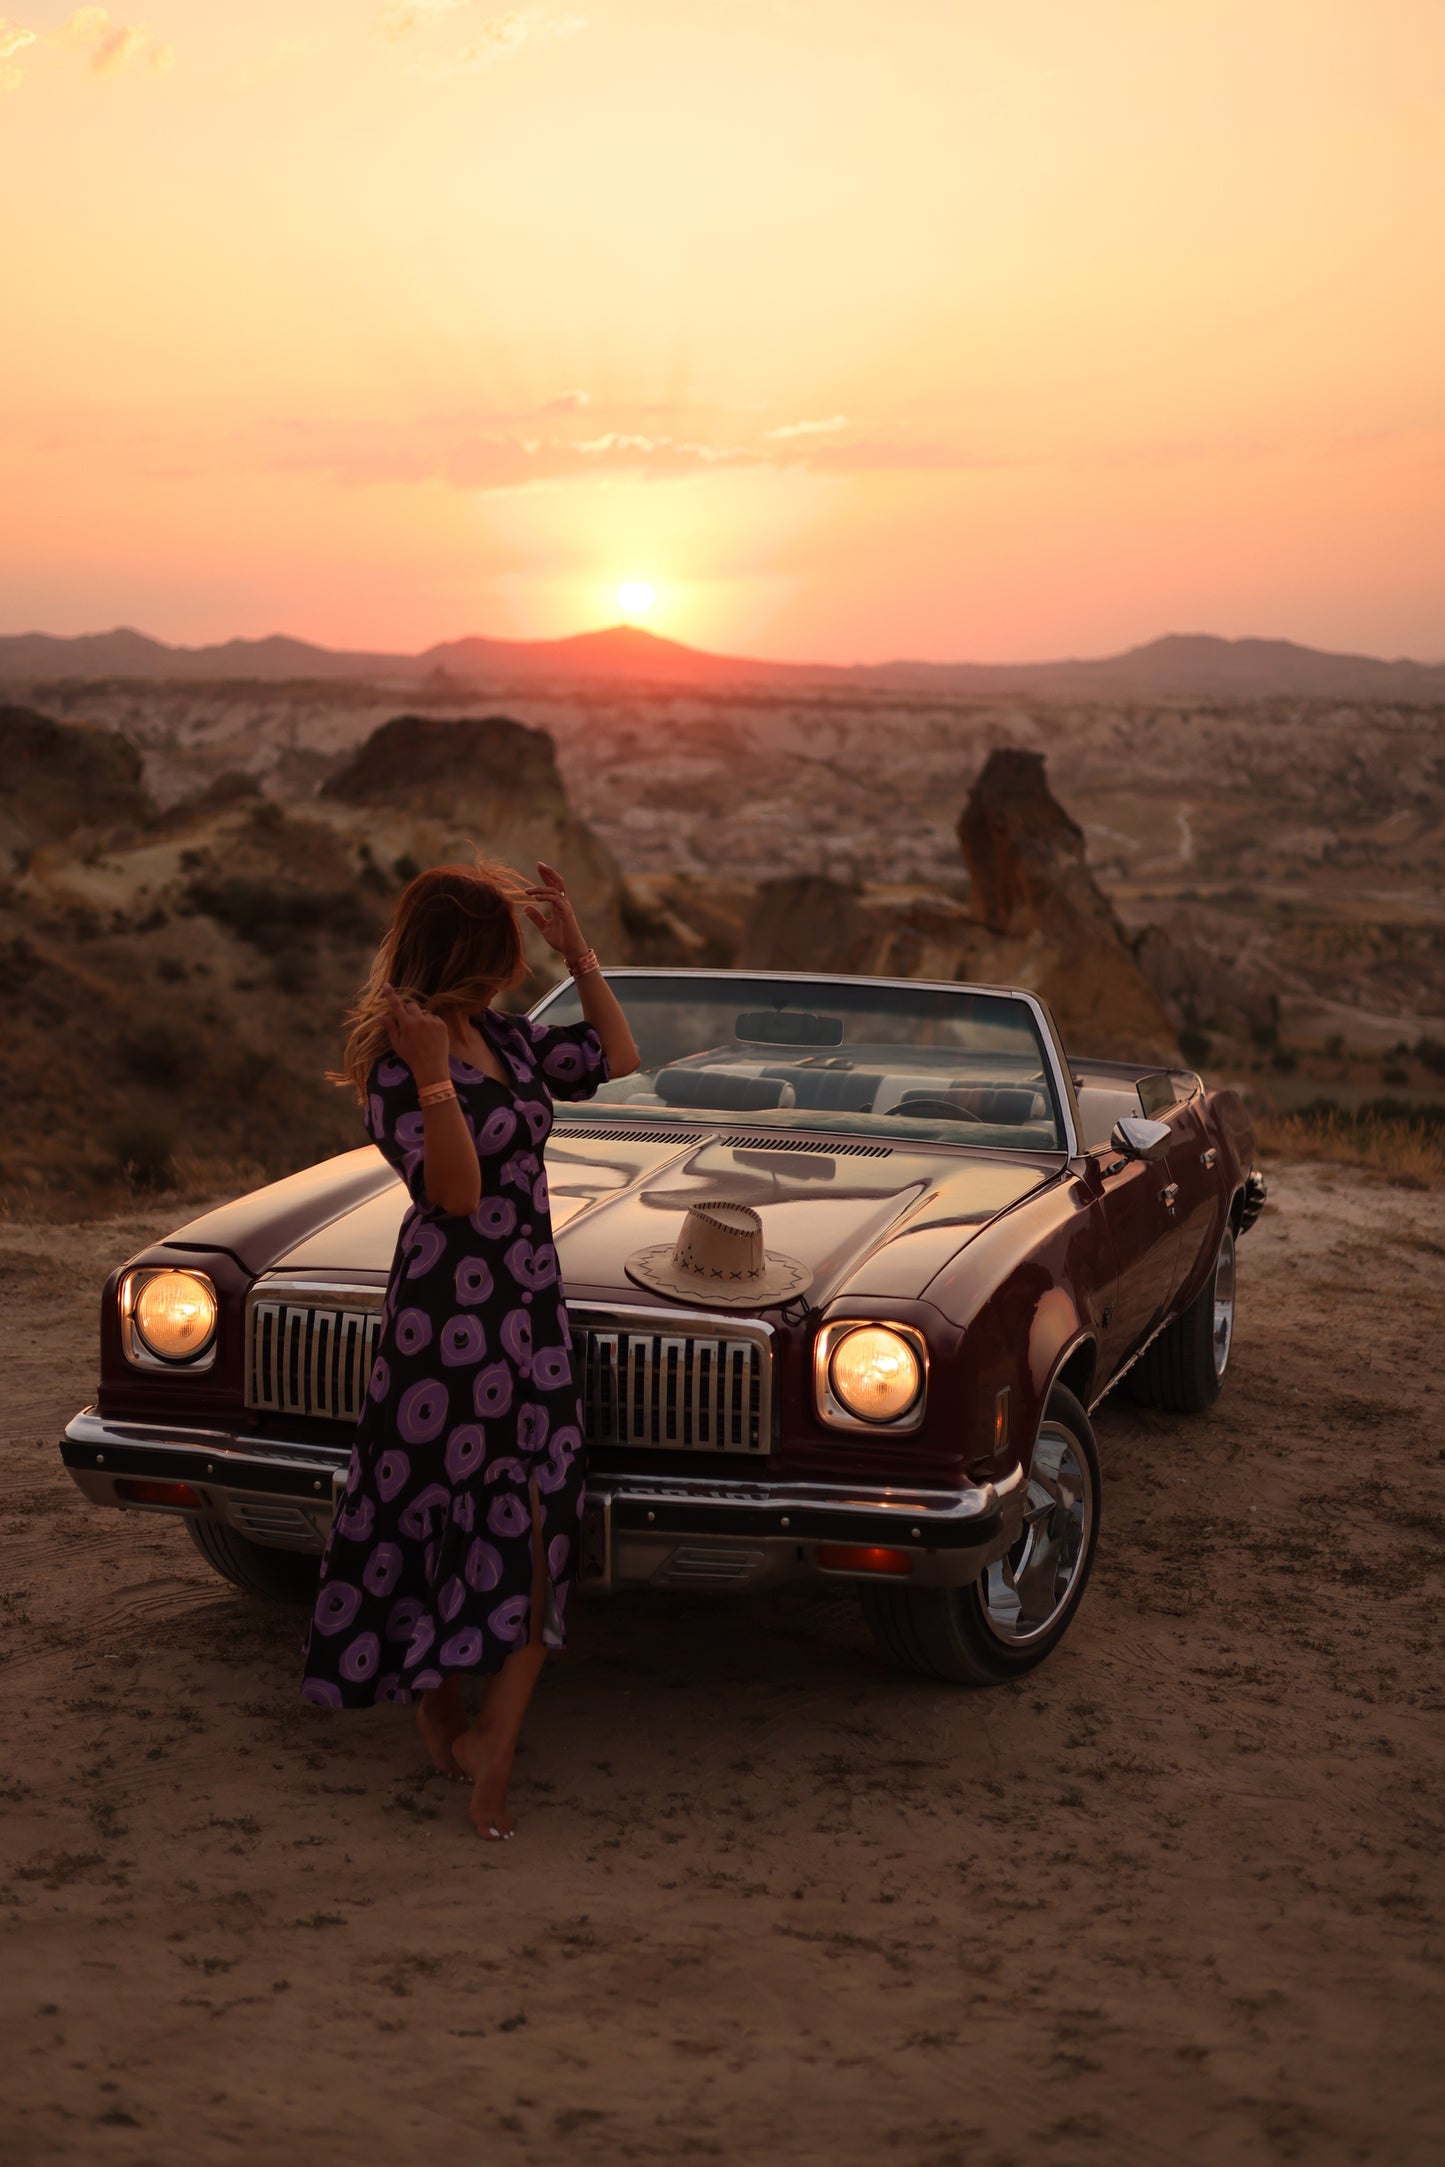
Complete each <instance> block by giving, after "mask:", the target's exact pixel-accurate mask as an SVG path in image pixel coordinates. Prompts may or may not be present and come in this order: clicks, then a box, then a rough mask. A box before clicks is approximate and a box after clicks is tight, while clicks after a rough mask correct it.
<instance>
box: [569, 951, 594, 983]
mask: <svg viewBox="0 0 1445 2167" xmlns="http://www.w3.org/2000/svg"><path fill="white" fill-rule="evenodd" d="M567 968H568V970H569V971H570V972H571V973H572V976H573V977H574V978H587V977H589V976H590V975H591V973H592V972H593V971H600V970H601V968H602V965H601V964H600V963H599V962H598V960H597V950H596V949H595V948H584V949H583V951H582V953H581V955H580V956H574V957H573V959H572V961H571V962H570V963H569V964H568V966H567Z"/></svg>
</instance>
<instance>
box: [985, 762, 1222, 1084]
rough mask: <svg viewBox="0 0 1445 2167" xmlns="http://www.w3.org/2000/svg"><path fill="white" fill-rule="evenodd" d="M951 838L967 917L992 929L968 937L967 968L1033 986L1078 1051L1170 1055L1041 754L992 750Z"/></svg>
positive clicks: (1167, 1026) (1157, 1012)
mask: <svg viewBox="0 0 1445 2167" xmlns="http://www.w3.org/2000/svg"><path fill="white" fill-rule="evenodd" d="M958 839H959V843H960V845H961V847H962V850H963V855H964V860H965V863H966V864H967V867H968V872H969V879H970V882H971V885H972V909H973V917H974V920H975V922H976V923H977V924H978V925H979V926H980V927H981V928H986V929H987V934H988V935H989V936H991V938H990V939H987V940H980V939H979V938H978V936H977V934H972V937H971V941H970V944H969V945H970V946H971V947H972V950H973V956H974V958H975V962H974V964H973V966H972V968H978V967H979V966H983V967H984V968H986V969H987V970H988V972H989V974H990V975H991V976H992V977H994V978H995V979H997V980H998V981H999V982H1008V983H1012V984H1015V985H1021V986H1026V987H1028V988H1029V989H1030V990H1031V991H1033V992H1036V993H1039V994H1041V995H1042V996H1043V998H1044V999H1045V1000H1046V1001H1047V1002H1048V1003H1049V1006H1050V1007H1051V1008H1052V1010H1053V1012H1054V1015H1055V1017H1056V1019H1057V1021H1058V1025H1059V1029H1060V1030H1061V1032H1062V1033H1063V1036H1064V1040H1065V1043H1066V1044H1067V1045H1068V1046H1069V1047H1070V1049H1071V1050H1072V1051H1074V1052H1076V1053H1080V1054H1086V1053H1093V1054H1102V1055H1110V1054H1114V1055H1117V1056H1118V1057H1119V1058H1121V1059H1129V1058H1132V1057H1133V1056H1135V1055H1144V1056H1150V1057H1153V1058H1156V1059H1160V1060H1177V1059H1178V1057H1179V1056H1178V1042H1177V1040H1176V1038H1175V1035H1174V1028H1173V1026H1172V1025H1171V1023H1170V1021H1169V1018H1168V1016H1167V1015H1166V1014H1165V1011H1164V1007H1163V1004H1162V1003H1161V1001H1160V999H1159V996H1158V994H1157V993H1156V992H1155V990H1154V988H1153V987H1152V986H1151V985H1150V983H1149V981H1148V979H1147V978H1146V977H1145V976H1144V974H1143V972H1142V971H1141V970H1140V968H1139V964H1138V961H1137V959H1136V957H1135V954H1134V951H1133V949H1132V947H1131V946H1130V944H1129V942H1128V940H1127V939H1126V937H1125V935H1124V931H1123V928H1122V927H1121V926H1120V924H1119V921H1118V919H1117V918H1116V917H1115V915H1114V912H1113V909H1112V907H1111V906H1110V903H1109V901H1108V898H1107V897H1106V896H1105V895H1104V894H1103V892H1102V890H1101V889H1100V888H1099V886H1098V884H1097V882H1096V881H1095V879H1094V876H1093V874H1092V873H1091V872H1090V871H1089V867H1088V861H1087V859H1086V857H1085V853H1084V837H1083V832H1082V830H1081V829H1080V828H1079V827H1078V826H1077V825H1076V823H1075V822H1074V821H1072V820H1071V819H1070V818H1069V815H1068V814H1067V813H1066V812H1065V811H1064V808H1063V807H1062V806H1061V805H1060V804H1059V802H1058V800H1057V799H1056V798H1055V797H1054V796H1053V795H1052V794H1051V792H1050V790H1049V786H1048V782H1047V780H1046V777H1045V772H1044V756H1043V754H1042V753H1037V752H1024V751H1020V750H1018V749H1016V748H1014V747H996V748H995V750H994V751H993V752H991V753H990V754H989V756H988V759H987V760H986V761H985V762H984V766H983V772H982V773H981V774H980V776H979V778H978V781H977V782H976V783H975V784H974V786H973V790H972V792H971V794H970V796H969V800H968V803H967V805H966V806H965V807H964V810H963V813H962V814H961V816H960V818H959V823H958ZM960 975H966V974H965V973H960Z"/></svg>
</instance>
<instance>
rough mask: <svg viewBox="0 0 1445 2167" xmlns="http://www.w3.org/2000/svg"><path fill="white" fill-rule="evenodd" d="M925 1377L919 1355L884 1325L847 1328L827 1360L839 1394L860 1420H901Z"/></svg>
mask: <svg viewBox="0 0 1445 2167" xmlns="http://www.w3.org/2000/svg"><path fill="white" fill-rule="evenodd" d="M922 1381H923V1372H922V1368H921V1365H920V1363H919V1360H918V1356H917V1354H916V1353H915V1352H914V1350H913V1348H912V1347H911V1346H910V1345H909V1343H908V1341H907V1340H906V1339H904V1338H903V1336H902V1334H901V1333H899V1332H893V1331H890V1330H889V1328H888V1326H887V1325H885V1324H865V1325H861V1326H860V1327H859V1329H858V1330H857V1331H856V1332H848V1333H845V1335H844V1336H843V1338H841V1339H840V1340H839V1341H838V1342H837V1344H836V1345H835V1347H834V1348H833V1352H832V1356H831V1359H830V1360H829V1363H828V1382H829V1384H830V1385H831V1386H832V1388H833V1396H834V1398H835V1399H836V1400H837V1401H838V1403H839V1404H840V1406H843V1407H846V1408H847V1410H848V1412H849V1414H850V1415H856V1416H857V1417H858V1419H859V1421H860V1422H896V1421H897V1419H898V1417H899V1416H900V1415H903V1414H907V1412H908V1410H909V1408H910V1407H911V1406H912V1405H913V1402H914V1401H915V1400H916V1399H917V1397H918V1388H919V1386H920V1384H921V1383H922Z"/></svg>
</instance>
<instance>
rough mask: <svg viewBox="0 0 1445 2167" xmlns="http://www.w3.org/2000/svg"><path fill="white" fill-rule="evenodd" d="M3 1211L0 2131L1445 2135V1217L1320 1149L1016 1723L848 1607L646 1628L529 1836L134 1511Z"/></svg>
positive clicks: (544, 1742)
mask: <svg viewBox="0 0 1445 2167" xmlns="http://www.w3.org/2000/svg"><path fill="white" fill-rule="evenodd" d="M173 1215H174V1206H172V1207H170V1208H169V1209H165V1208H162V1209H158V1210H155V1211H148V1212H146V1213H144V1214H137V1215H136V1216H134V1217H132V1218H128V1219H125V1220H110V1221H107V1222H105V1223H103V1224H100V1225H95V1226H88V1227H65V1228H51V1229H26V1228H21V1227H17V1226H15V1225H13V1224H10V1225H0V1272H3V1278H0V1289H3V1293H4V1299H5V1310H4V1318H5V1323H4V1353H3V1371H0V1374H3V1384H4V1392H3V1449H0V1497H3V1511H4V1519H3V1578H0V1591H3V1592H0V1603H3V1616H0V1630H3V1654H4V1663H3V1669H0V1679H3V1689H4V1695H5V1703H6V1706H5V1714H4V1732H3V1735H4V1739H5V1750H4V1754H3V1768H4V1773H3V1778H0V1797H3V1822H0V1892H3V1907H0V1937H3V1938H0V2024H3V2033H0V2036H3V2038H4V2042H5V2047H4V2053H3V2056H0V2156H3V2157H4V2159H5V2160H6V2161H7V2162H8V2163H14V2167H21V2163H24V2162H29V2161H50V2160H74V2161H82V2160H83V2161H86V2162H90V2161H100V2160H104V2161H111V2160H114V2161H120V2162H193V2161H196V2162H199V2161H212V2160H227V2161H229V2160H236V2159H245V2160H247V2161H248V2162H262V2163H269V2162H277V2163H280V2162H286V2163H288V2167H289V2163H290V2162H292V2161H294V2160H297V2159H306V2160H308V2161H323V2162H330V2161H346V2162H351V2161H356V2160H360V2159H363V2158H365V2159H369V2160H372V2161H375V2162H377V2163H381V2167H385V2163H390V2162H397V2163H402V2162H410V2161H413V2160H416V2161H422V2160H426V2161H432V2160H441V2159H446V2158H448V2157H463V2158H467V2159H482V2160H485V2161H488V2162H493V2161H495V2162H500V2163H503V2167H509V2163H512V2162H523V2161H528V2162H530V2161H539V2162H540V2161H548V2162H550V2161H552V2160H555V2159H556V2158H557V2157H558V2156H560V2155H564V2154H565V2156H566V2157H568V2158H569V2159H571V2160H573V2161H578V2162H582V2163H586V2162H590V2161H600V2160H608V2161H611V2160H644V2161H645V2160H667V2161H672V2160H675V2159H678V2158H680V2157H683V2156H685V2155H701V2156H704V2157H714V2158H720V2159H725V2160H764V2159H768V2160H772V2159H779V2158H787V2159H799V2160H805V2159H806V2160H812V2159H818V2160H824V2159H830V2160H842V2161H855V2160H856V2161H862V2160H865V2159H866V2160H870V2161H871V2160H874V2159H883V2160H889V2161H897V2162H901V2163H907V2167H912V2163H917V2167H945V2163H960V2167H961V2163H963V2162H968V2163H969V2167H1005V2163H1006V2162H1017V2163H1019V2167H1022V2163H1024V2162H1026V2161H1027V2162H1035V2161H1039V2160H1045V2161H1049V2162H1063V2163H1067V2162H1072V2161H1080V2162H1095V2161H1099V2162H1102V2161H1105V2160H1107V2161H1110V2162H1136V2161H1137V2162H1160V2163H1165V2162H1167V2163H1170V2167H1173V2163H1176V2162H1188V2163H1195V2162H1201V2163H1212V2162H1237V2161H1255V2160H1260V2161H1274V2160H1290V2159H1298V2160H1303V2161H1310V2162H1313V2161H1327V2162H1333V2161H1379V2162H1389V2163H1391V2167H1394V2163H1407V2162H1415V2161H1420V2162H1424V2161H1427V2160H1428V2161H1430V2162H1432V2163H1433V2162H1436V2161H1438V2159H1439V2158H1440V2154H1441V2141H1442V2140H1441V2130H1442V2127H1445V2071H1442V2066H1441V2062H1440V2057H1439V2042H1440V2036H1441V2029H1440V2027H1441V2017H1442V2001H1445V1996H1442V1984H1445V1973H1442V1964H1445V1923H1442V1867H1441V1850H1442V1839H1445V1791H1442V1785H1441V1776H1442V1763H1445V1731H1442V1725H1441V1722H1440V1710H1441V1699H1442V1695H1441V1684H1440V1668H1439V1665H1440V1647H1441V1642H1440V1618H1441V1594H1442V1583H1441V1569H1442V1564H1445V1510H1442V1508H1445V1447H1442V1441H1441V1431H1440V1427H1439V1424H1438V1420H1437V1418H1436V1417H1437V1401H1436V1398H1435V1396H1434V1394H1433V1393H1432V1390H1431V1387H1432V1382H1433V1381H1434V1380H1435V1379H1436V1378H1438V1376H1439V1370H1440V1358H1439V1348H1440V1343H1441V1325H1442V1321H1445V1195H1442V1194H1441V1192H1439V1191H1438V1190H1437V1191H1434V1192H1425V1191H1421V1190H1415V1189H1409V1188H1402V1187H1398V1186H1390V1185H1388V1184H1386V1183H1384V1182H1381V1181H1378V1180H1375V1179H1372V1178H1369V1177H1366V1176H1364V1175H1361V1174H1357V1173H1353V1172H1350V1171H1345V1170H1335V1169H1328V1170H1326V1169H1319V1168H1309V1167H1286V1168H1283V1169H1281V1170H1279V1171H1278V1172H1277V1173H1276V1174H1275V1177H1274V1202H1273V1204H1272V1206H1271V1209H1270V1210H1269V1212H1268V1213H1267V1214H1266V1216H1265V1218H1264V1219H1263V1220H1262V1221H1261V1223H1260V1225H1259V1226H1258V1227H1257V1228H1256V1229H1255V1231H1254V1232H1253V1233H1252V1234H1251V1235H1250V1237H1249V1238H1248V1240H1247V1241H1246V1242H1245V1244H1244V1247H1243V1251H1242V1268H1243V1290H1242V1316H1241V1323H1240V1337H1239V1342H1238V1348H1237V1356H1236V1365H1235V1369H1234V1373H1233V1374H1232V1376H1231V1379H1230V1383H1229V1386H1228V1388H1227V1390H1226V1393H1225V1395H1224V1397H1223V1399H1222V1400H1221V1402H1220V1404H1219V1407H1218V1409H1217V1410H1216V1411H1215V1413H1213V1414H1212V1415H1210V1416H1208V1417H1205V1418H1202V1419H1195V1420H1185V1419H1178V1418H1160V1417H1155V1416H1149V1415H1146V1414H1144V1413H1143V1412H1141V1411H1139V1410H1136V1409H1133V1408H1130V1407H1125V1406H1119V1407H1114V1406H1112V1405H1106V1406H1105V1407H1104V1408H1102V1409H1101V1410H1100V1412H1099V1416H1098V1431H1099V1438H1100V1444H1101V1447H1102V1452H1103V1459H1104V1467H1105V1481H1106V1489H1105V1516H1104V1534H1103V1542H1102V1549H1101V1553H1100V1559H1099V1566H1098V1570H1097V1572H1096V1574H1095V1578H1094V1581H1093V1585H1092V1587H1091V1589H1090V1592H1089V1594H1088V1596H1087V1598H1086V1600H1085V1603H1084V1607H1083V1609H1082V1611H1081V1613H1080V1616H1079V1619H1078V1621H1077V1623H1076V1625H1075V1627H1074V1629H1073V1631H1072V1633H1071V1635H1070V1636H1069V1638H1068V1640H1067V1641H1066V1642H1065V1644H1064V1646H1063V1647H1062V1649H1061V1650H1060V1651H1059V1652H1058V1653H1057V1654H1056V1655H1055V1656H1054V1657H1053V1659H1052V1660H1051V1662H1049V1663H1048V1664H1047V1665H1046V1666H1045V1668H1044V1669H1043V1670H1042V1671H1041V1672H1039V1673H1038V1674H1036V1676H1035V1677H1034V1678H1033V1679H1032V1680H1030V1681H1028V1682H1026V1683H1024V1684H1022V1685H1020V1686H1017V1687H1013V1688H1010V1689H1007V1690H1003V1691H998V1692H994V1693H991V1694H969V1693H966V1692H961V1691H956V1690H948V1689H943V1688H940V1687H939V1686H937V1685H934V1684H930V1683H928V1682H926V1681H924V1680H922V1679H916V1678H912V1677H910V1676H908V1675H906V1674H903V1673H899V1672H896V1671H894V1670H891V1669H889V1668H888V1667H887V1666H886V1665H885V1664H884V1663H883V1662H882V1661H881V1660H880V1659H879V1658H878V1657H877V1656H875V1654H874V1653H873V1651H872V1648H871V1645H870V1643H869V1641H868V1640H867V1638H866V1635H865V1633H864V1631H863V1629H862V1627H861V1624H860V1623H859V1621H858V1618H857V1616H856V1613H855V1611H854V1609H853V1606H852V1603H851V1601H850V1600H849V1599H847V1598H846V1597H845V1596H842V1595H839V1596H837V1597H833V1596H829V1597H827V1598H819V1597H814V1596H809V1595H806V1594H803V1593H797V1592H788V1593H786V1594H784V1595H780V1596H775V1597H773V1598H770V1599H766V1600H753V1601H751V1602H727V1601H723V1600H706V1601H704V1600H697V1599H690V1600H681V1599H678V1598H673V1597H668V1598H646V1597H643V1596H629V1597H626V1598H619V1599H615V1600H614V1601H612V1602H611V1603H610V1604H609V1603H603V1602H597V1603H594V1604H593V1605H592V1606H590V1607H589V1608H588V1609H587V1610H586V1611H585V1612H584V1614H583V1617H582V1619H581V1620H580V1621H579V1624H578V1627H577V1630H576V1631H575V1633H574V1644H573V1648H572V1650H571V1652H570V1653H569V1655H568V1656H567V1658H566V1659H565V1660H564V1661H563V1662H560V1663H557V1664H555V1665H554V1666H553V1667H552V1668H551V1670H550V1672H549V1674H548V1676H547V1677H546V1678H545V1679H544V1680H543V1684H542V1689H541V1692H540V1695H539V1700H538V1704H537V1708H536V1712H535V1716H534V1719H533V1722H532V1725H531V1728H530V1731H529V1734H528V1738H527V1740H526V1746H525V1753H524V1758H523V1760H522V1762H521V1769H520V1778H519V1783H518V1786H517V1790H516V1794H515V1803H516V1806H517V1808H518V1811H519V1816H520V1823H521V1828H520V1833H519V1836H518V1838H517V1841H516V1842H515V1843H513V1844H512V1845H510V1846H508V1847H506V1848H505V1849H503V1850H494V1849H484V1848H483V1847H482V1846H481V1845H480V1844H479V1843H478V1842H477V1841H476V1839H475V1838H474V1837H473V1836H472V1834H471V1832H470V1830H469V1828H468V1826H467V1823H466V1819H465V1814H464V1811H463V1794H462V1793H461V1792H460V1791H458V1790H457V1789H456V1788H455V1787H453V1786H451V1785H448V1784H445V1783H443V1782H442V1781H441V1780H440V1779H436V1778H432V1777H430V1776H429V1775H427V1774H425V1773H424V1772H423V1763H422V1761H421V1759H420V1757H419V1753H418V1750H417V1746H416V1744H415V1741H414V1738H413V1735H412V1734H411V1732H410V1730H409V1728H408V1725H407V1721H406V1719H405V1717H404V1716H400V1715H398V1714H397V1713H396V1712H393V1711H378V1712H377V1713H376V1714H375V1715H374V1716H373V1715H370V1714H368V1715H365V1716H351V1717H342V1718H338V1717H334V1716H331V1717H328V1716H325V1715H323V1714H321V1713H320V1712H318V1711H315V1710H312V1709H308V1708H304V1707H303V1706H302V1705H301V1703H300V1702H299V1701H298V1699H297V1697H296V1683H297V1669H298V1648H299V1631H300V1627H299V1623H298V1619H297V1616H296V1614H295V1613H292V1612H288V1611H285V1610H276V1609H270V1608H266V1607H263V1606H256V1605H253V1604H250V1603H248V1602H246V1601H245V1600H243V1599H242V1598H240V1597H238V1596H236V1595H234V1594H232V1593H231V1592H230V1591H229V1590H228V1589H227V1588H226V1587H225V1586H224V1585H223V1584H222V1583H221V1582H219V1581H217V1580H216V1579H214V1578H213V1577H212V1576H211V1574H210V1573H209V1571H208V1570H207V1569H206V1568H205V1566H203V1564H202V1563H201V1561H200V1560H199V1558H198V1557H197V1556H196V1554H195V1553H194V1551H193V1550H192V1548H191V1546H190V1544H189V1542H188V1541H187V1539H186V1536H185V1533H184V1531H183V1529H182V1528H181V1527H179V1526H176V1525H171V1524H168V1523H162V1522H159V1521H156V1520H150V1519H146V1518H143V1517H137V1516H127V1517H122V1516H120V1515H118V1514H112V1513H104V1512H98V1511H94V1510H92V1509H90V1508H88V1507H86V1506H84V1505H83V1504H82V1503H81V1501H80V1499H79V1497H78V1495H77V1493H76V1492H75V1491H73V1490H72V1488H71V1486H70V1484H69V1481H68V1478H66V1477H65V1476H64V1475H63V1474H62V1472H61V1470H60V1468H59V1465H58V1461H57V1458H56V1454H55V1449H54V1439H55V1437H56V1435H57V1434H58V1431H59V1429H60V1427H61V1425H62V1423H63V1422H64V1420H65V1418H66V1417H67V1415H68V1414H69V1413H70V1412H71V1410H72V1409H73V1408H74V1407H75V1406H76V1405H78V1404H79V1403H81V1402H82V1401H83V1400H84V1399H86V1398H87V1397H88V1396H89V1394H90V1391H91V1384H92V1376H93V1364H94V1353H93V1348H94V1338H95V1324H94V1306H95V1290H96V1288H97V1287H98V1284H99V1281H100V1278H101V1276H102V1274H103V1272H104V1271H105V1270H106V1269H107V1267H108V1266H109V1265H110V1264H112V1263H113V1262H115V1261H117V1260H118V1259H120V1258H121V1257H123V1256H125V1255H127V1254H128V1253H130V1252H131V1251H132V1250H134V1249H135V1248H136V1247H138V1246H139V1245H140V1243H141V1242H142V1241H143V1240H144V1239H146V1238H147V1237H148V1236H150V1235H151V1234H152V1233H154V1232H158V1231H161V1230H162V1228H163V1226H164V1225H165V1224H166V1223H167V1222H168V1221H169V1220H170V1218H171V1217H172V1216H173Z"/></svg>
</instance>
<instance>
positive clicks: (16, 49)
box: [0, 15, 36, 90]
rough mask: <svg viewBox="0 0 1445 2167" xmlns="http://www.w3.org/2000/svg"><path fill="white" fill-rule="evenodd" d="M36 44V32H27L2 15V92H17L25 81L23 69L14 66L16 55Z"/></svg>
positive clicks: (0, 60) (0, 16)
mask: <svg viewBox="0 0 1445 2167" xmlns="http://www.w3.org/2000/svg"><path fill="white" fill-rule="evenodd" d="M35 42H36V39H35V32H34V31H33V30H25V29H23V28H22V27H21V25H20V24H19V23H12V22H11V21H9V19H8V18H7V17H6V16H4V15H0V90H16V89H18V88H19V86H20V84H21V83H22V82H23V81H24V71H23V69H20V68H17V67H16V66H15V65H14V61H15V55H16V54H17V53H23V52H24V50H25V48H26V46H27V45H34V43H35Z"/></svg>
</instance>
